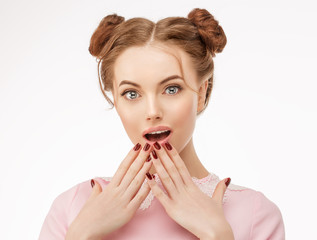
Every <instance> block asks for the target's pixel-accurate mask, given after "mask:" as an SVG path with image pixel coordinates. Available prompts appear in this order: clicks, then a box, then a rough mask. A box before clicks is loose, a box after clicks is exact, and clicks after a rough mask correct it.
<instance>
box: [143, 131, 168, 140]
mask: <svg viewBox="0 0 317 240" xmlns="http://www.w3.org/2000/svg"><path fill="white" fill-rule="evenodd" d="M170 133H171V131H170V130H167V131H158V132H156V133H148V134H145V138H146V139H147V140H149V141H151V142H157V141H161V140H163V139H165V138H167V137H168V136H169V135H170Z"/></svg>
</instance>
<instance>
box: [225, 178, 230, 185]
mask: <svg viewBox="0 0 317 240" xmlns="http://www.w3.org/2000/svg"><path fill="white" fill-rule="evenodd" d="M230 182H231V178H227V179H226V181H225V183H226V186H227V187H228V186H229V184H230Z"/></svg>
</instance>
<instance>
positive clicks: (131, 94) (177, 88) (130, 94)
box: [121, 85, 182, 100]
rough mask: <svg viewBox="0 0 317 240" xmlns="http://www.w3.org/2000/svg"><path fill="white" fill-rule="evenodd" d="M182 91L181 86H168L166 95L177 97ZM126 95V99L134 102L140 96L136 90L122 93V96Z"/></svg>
mask: <svg viewBox="0 0 317 240" xmlns="http://www.w3.org/2000/svg"><path fill="white" fill-rule="evenodd" d="M167 90H169V92H167ZM180 90H182V87H181V86H176V85H173V86H168V87H167V88H166V89H165V93H167V94H168V95H176V94H177V93H178V92H179V91H180ZM125 95H127V97H126V98H127V99H128V100H134V99H136V98H137V97H138V96H139V94H138V93H137V92H136V91H134V90H127V91H125V92H123V93H121V96H125Z"/></svg>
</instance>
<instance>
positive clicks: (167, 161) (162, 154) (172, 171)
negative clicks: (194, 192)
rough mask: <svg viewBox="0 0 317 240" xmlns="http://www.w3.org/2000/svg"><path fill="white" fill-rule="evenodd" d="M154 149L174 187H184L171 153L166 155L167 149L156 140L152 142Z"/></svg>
mask: <svg viewBox="0 0 317 240" xmlns="http://www.w3.org/2000/svg"><path fill="white" fill-rule="evenodd" d="M154 147H155V151H156V153H157V155H158V157H159V159H160V160H161V163H162V165H163V166H164V169H165V170H166V172H167V173H168V175H169V177H170V178H171V179H172V181H173V184H174V187H176V188H177V189H178V190H179V189H180V188H181V187H184V182H183V180H182V178H181V176H180V173H179V172H178V169H177V168H176V166H175V164H174V161H173V159H171V158H173V155H171V156H170V155H168V153H167V152H166V151H168V150H167V149H165V148H163V147H162V146H161V145H160V144H159V143H158V142H156V143H155V144H154Z"/></svg>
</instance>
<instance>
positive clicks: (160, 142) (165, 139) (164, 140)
mask: <svg viewBox="0 0 317 240" xmlns="http://www.w3.org/2000/svg"><path fill="white" fill-rule="evenodd" d="M172 134H173V133H172V131H171V132H170V134H169V135H168V136H167V137H166V138H163V139H161V140H159V141H155V142H158V143H159V144H161V145H162V144H164V143H166V142H168V141H169V139H170V138H171V136H172ZM144 138H145V140H146V141H147V142H148V143H149V144H153V143H155V142H153V141H150V140H148V139H147V138H146V137H144Z"/></svg>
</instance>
